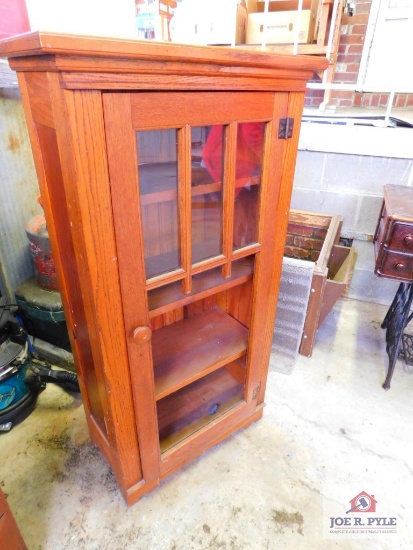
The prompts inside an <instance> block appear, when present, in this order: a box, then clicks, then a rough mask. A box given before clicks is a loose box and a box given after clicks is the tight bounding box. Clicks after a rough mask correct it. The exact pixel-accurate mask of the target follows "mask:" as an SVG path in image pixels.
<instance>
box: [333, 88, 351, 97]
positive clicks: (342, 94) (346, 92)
mask: <svg viewBox="0 0 413 550" xmlns="http://www.w3.org/2000/svg"><path fill="white" fill-rule="evenodd" d="M353 95H354V92H351V91H350V90H337V91H336V92H335V93H334V97H336V98H338V99H353Z"/></svg>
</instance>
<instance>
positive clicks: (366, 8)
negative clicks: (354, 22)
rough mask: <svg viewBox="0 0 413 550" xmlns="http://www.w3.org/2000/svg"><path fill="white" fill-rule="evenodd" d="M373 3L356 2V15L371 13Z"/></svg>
mask: <svg viewBox="0 0 413 550" xmlns="http://www.w3.org/2000/svg"><path fill="white" fill-rule="evenodd" d="M370 8H371V2H356V5H355V9H354V14H355V15H360V14H362V13H370Z"/></svg>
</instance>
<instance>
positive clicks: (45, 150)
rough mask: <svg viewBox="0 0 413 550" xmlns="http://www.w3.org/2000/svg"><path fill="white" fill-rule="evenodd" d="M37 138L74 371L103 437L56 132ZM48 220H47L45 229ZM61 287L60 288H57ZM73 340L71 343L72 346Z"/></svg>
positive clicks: (44, 130) (41, 132)
mask: <svg viewBox="0 0 413 550" xmlns="http://www.w3.org/2000/svg"><path fill="white" fill-rule="evenodd" d="M36 130H37V136H38V139H39V144H40V149H41V151H42V153H41V154H42V159H43V166H44V171H45V176H46V181H47V182H48V195H49V200H50V205H51V209H52V212H53V213H54V215H53V225H54V230H55V233H56V238H57V241H58V249H57V251H56V252H57V254H55V256H56V255H58V256H59V258H60V263H61V265H62V272H63V273H62V275H61V276H62V277H64V279H65V285H64V286H65V288H66V293H67V296H68V301H69V302H70V314H69V315H68V314H67V308H66V318H67V324H68V328H69V333H70V336H71V337H72V340H71V341H72V347H73V348H74V347H75V346H76V354H75V356H76V358H77V361H76V367H77V369H78V373H79V376H80V377H81V378H82V380H83V382H84V384H85V386H86V395H83V397H84V398H85V397H86V400H87V403H88V408H89V409H90V414H91V415H92V416H93V418H94V419H95V421H96V423H97V424H98V426H99V427H100V429H101V430H102V431H103V432H104V433H105V434H106V427H105V421H104V415H103V408H102V401H101V399H100V396H99V386H98V381H97V378H96V372H95V365H94V362H93V357H92V352H91V349H90V341H89V334H88V329H87V323H86V319H85V314H84V308H83V300H82V295H81V292H80V283H79V273H78V269H77V266H76V264H75V253H74V250H73V242H72V238H71V234H70V224H69V217H68V213H67V207H66V196H65V191H64V187H63V180H62V170H61V166H60V162H59V151H58V147H57V140H56V132H55V131H54V129H52V128H48V127H47V126H43V125H42V124H36ZM49 219H50V216H48V225H49ZM60 286H61V287H62V286H63V285H60ZM73 340H75V342H73Z"/></svg>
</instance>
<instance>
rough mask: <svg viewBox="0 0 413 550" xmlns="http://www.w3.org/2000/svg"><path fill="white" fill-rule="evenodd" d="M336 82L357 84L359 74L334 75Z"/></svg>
mask: <svg viewBox="0 0 413 550" xmlns="http://www.w3.org/2000/svg"><path fill="white" fill-rule="evenodd" d="M334 82H336V83H337V82H344V83H345V82H347V83H349V84H353V83H355V82H357V73H336V74H335V75H334Z"/></svg>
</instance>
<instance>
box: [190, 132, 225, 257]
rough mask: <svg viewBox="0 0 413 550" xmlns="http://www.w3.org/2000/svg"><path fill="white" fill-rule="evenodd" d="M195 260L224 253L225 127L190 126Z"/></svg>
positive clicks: (193, 254)
mask: <svg viewBox="0 0 413 550" xmlns="http://www.w3.org/2000/svg"><path fill="white" fill-rule="evenodd" d="M191 159H192V161H191V193H192V263H197V262H200V261H202V260H206V259H208V258H212V257H214V256H218V255H219V254H221V253H222V209H223V201H222V196H223V176H224V127H223V126H202V127H195V128H192V129H191Z"/></svg>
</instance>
